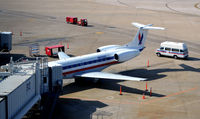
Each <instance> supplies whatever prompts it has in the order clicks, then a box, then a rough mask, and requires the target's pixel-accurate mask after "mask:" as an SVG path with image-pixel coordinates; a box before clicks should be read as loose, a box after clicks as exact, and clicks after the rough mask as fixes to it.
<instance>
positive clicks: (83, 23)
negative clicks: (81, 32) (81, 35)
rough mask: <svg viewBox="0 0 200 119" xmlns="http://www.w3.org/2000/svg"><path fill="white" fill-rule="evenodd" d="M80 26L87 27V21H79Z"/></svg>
mask: <svg viewBox="0 0 200 119" xmlns="http://www.w3.org/2000/svg"><path fill="white" fill-rule="evenodd" d="M78 25H80V26H87V19H80V21H78Z"/></svg>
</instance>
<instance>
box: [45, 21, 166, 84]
mask: <svg viewBox="0 0 200 119" xmlns="http://www.w3.org/2000/svg"><path fill="white" fill-rule="evenodd" d="M132 25H133V26H135V27H137V28H138V31H137V34H136V36H135V37H134V39H133V40H132V41H131V42H129V43H127V44H125V45H122V46H120V45H107V46H102V47H99V48H98V49H97V52H96V53H92V54H87V55H82V56H76V57H70V56H68V55H67V54H65V53H64V52H59V53H58V57H59V60H57V61H51V62H48V66H49V67H52V66H62V70H63V72H62V74H63V78H64V79H68V78H75V82H76V81H78V79H80V78H89V79H93V81H94V82H97V81H98V80H99V79H114V80H130V81H144V80H146V79H145V78H139V77H130V76H124V75H120V74H112V73H106V72H101V71H102V70H103V69H105V68H107V67H109V66H111V65H114V64H119V63H123V62H126V61H128V60H131V59H132V58H134V57H136V56H138V55H139V54H140V52H142V50H143V49H144V48H145V46H144V44H145V41H146V37H147V32H148V30H150V29H158V30H164V28H162V27H152V26H153V24H148V25H143V24H140V23H134V22H133V23H132Z"/></svg>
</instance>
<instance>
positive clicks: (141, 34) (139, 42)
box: [125, 22, 164, 51]
mask: <svg viewBox="0 0 200 119" xmlns="http://www.w3.org/2000/svg"><path fill="white" fill-rule="evenodd" d="M132 25H134V26H136V27H137V28H138V31H137V34H136V36H135V37H134V39H133V40H132V41H131V42H130V43H128V44H126V45H125V46H126V47H130V48H134V49H139V50H140V51H142V50H143V49H144V44H145V41H146V37H147V33H148V30H149V29H155V30H157V29H158V30H164V28H162V27H152V26H153V24H148V25H143V24H139V23H134V22H133V23H132Z"/></svg>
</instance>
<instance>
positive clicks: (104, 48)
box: [97, 45, 121, 52]
mask: <svg viewBox="0 0 200 119" xmlns="http://www.w3.org/2000/svg"><path fill="white" fill-rule="evenodd" d="M118 47H121V46H120V45H107V46H103V47H99V48H98V49H97V52H102V51H106V50H111V49H115V48H118Z"/></svg>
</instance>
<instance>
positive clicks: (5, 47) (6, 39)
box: [0, 32, 12, 52]
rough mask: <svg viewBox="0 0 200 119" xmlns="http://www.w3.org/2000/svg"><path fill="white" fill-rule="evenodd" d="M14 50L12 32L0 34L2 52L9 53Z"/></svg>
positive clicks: (0, 49)
mask: <svg viewBox="0 0 200 119" xmlns="http://www.w3.org/2000/svg"><path fill="white" fill-rule="evenodd" d="M10 50H12V32H0V51H1V52H9V51H10Z"/></svg>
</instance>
